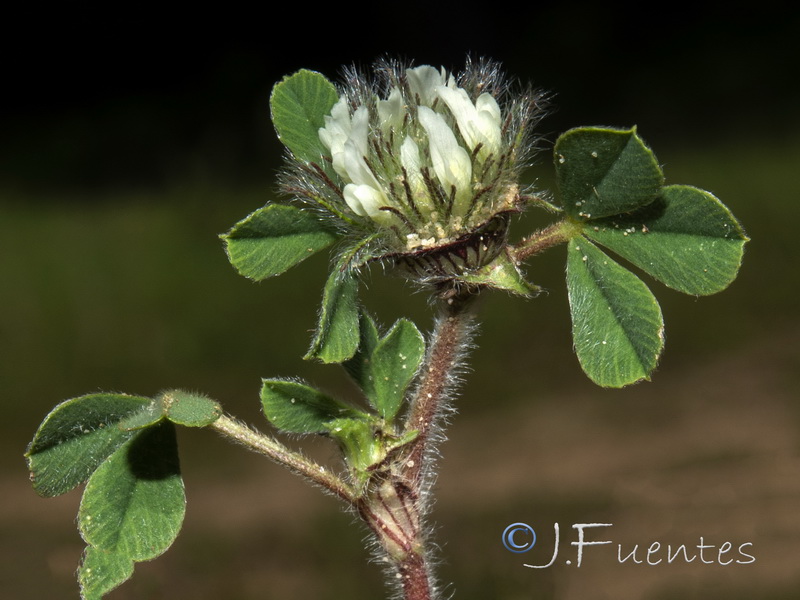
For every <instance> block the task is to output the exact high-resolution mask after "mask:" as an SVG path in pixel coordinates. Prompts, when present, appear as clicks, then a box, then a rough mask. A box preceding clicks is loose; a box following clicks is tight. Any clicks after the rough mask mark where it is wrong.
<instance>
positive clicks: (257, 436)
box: [210, 415, 356, 504]
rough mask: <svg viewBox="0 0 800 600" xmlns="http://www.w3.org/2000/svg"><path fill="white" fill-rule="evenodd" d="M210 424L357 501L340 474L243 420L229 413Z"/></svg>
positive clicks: (353, 501)
mask: <svg viewBox="0 0 800 600" xmlns="http://www.w3.org/2000/svg"><path fill="white" fill-rule="evenodd" d="M210 427H211V429H214V430H215V431H217V432H218V433H220V434H222V435H223V436H224V437H226V438H228V439H231V440H233V441H235V442H238V443H240V444H242V445H243V446H245V447H246V448H248V449H250V450H252V451H253V452H257V453H258V454H262V455H264V456H266V457H267V458H269V459H271V460H273V461H274V462H276V463H278V464H279V465H283V466H284V467H286V468H287V469H289V470H290V471H292V472H294V473H297V474H298V475H301V476H302V477H305V478H306V479H309V480H311V481H312V482H314V483H316V484H317V485H319V486H321V487H323V488H325V489H326V490H328V491H330V492H332V493H333V494H334V495H336V496H338V497H339V498H341V499H342V500H344V501H345V502H348V503H349V504H354V503H355V501H356V493H355V492H354V491H353V489H352V488H351V487H350V486H349V485H348V484H347V483H345V482H344V481H343V480H342V479H341V478H340V477H338V476H337V475H336V474H335V473H333V472H331V471H328V470H327V469H325V467H323V466H322V465H318V464H317V463H315V462H314V461H313V460H309V459H308V458H306V457H305V456H303V455H302V454H300V453H298V452H294V451H292V450H290V449H289V448H287V447H286V446H284V445H283V444H281V443H280V442H279V441H278V440H276V439H274V438H271V437H269V436H268V435H265V434H263V433H261V432H260V431H256V430H254V429H251V428H250V427H248V426H247V425H245V424H244V423H242V422H241V421H237V420H236V419H233V418H231V417H229V416H227V415H222V416H221V417H220V418H219V419H217V420H216V421H214V423H212V424H211V426H210Z"/></svg>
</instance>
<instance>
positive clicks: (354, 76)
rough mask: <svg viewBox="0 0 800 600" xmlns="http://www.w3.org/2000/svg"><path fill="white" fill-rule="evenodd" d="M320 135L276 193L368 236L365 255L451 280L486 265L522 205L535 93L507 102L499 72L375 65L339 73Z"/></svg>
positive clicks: (471, 66) (483, 66)
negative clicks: (315, 153)
mask: <svg viewBox="0 0 800 600" xmlns="http://www.w3.org/2000/svg"><path fill="white" fill-rule="evenodd" d="M337 94H338V99H337V100H336V101H335V102H334V104H333V106H332V107H331V108H330V111H329V112H328V113H327V114H325V115H324V116H323V119H322V121H323V125H322V127H320V128H319V129H318V136H319V157H318V158H317V159H316V160H314V159H313V158H314V157H311V159H310V160H309V157H308V156H306V157H303V158H300V159H298V158H297V157H295V160H294V161H293V164H292V166H291V168H290V170H289V171H288V172H287V174H286V176H285V177H284V180H283V188H284V190H285V191H286V192H288V193H290V194H291V195H293V196H295V197H297V198H299V199H301V200H304V201H305V202H307V203H310V204H312V205H313V206H316V207H318V208H321V209H322V210H323V212H324V213H326V214H328V215H329V216H331V217H333V219H334V221H335V222H336V225H337V227H338V228H339V230H341V231H344V232H345V233H347V234H355V235H359V236H363V235H364V234H367V235H371V236H372V238H371V239H372V248H371V251H370V255H372V256H374V258H387V259H390V260H391V261H392V262H393V264H395V265H401V266H404V267H406V272H407V273H410V274H412V275H413V276H415V277H419V278H425V277H449V276H454V275H455V276H458V275H459V274H460V273H462V272H464V271H468V270H470V269H475V268H478V267H480V266H482V265H484V264H486V263H487V262H489V261H490V260H492V259H493V258H494V257H495V256H496V255H497V253H498V252H499V251H500V249H501V248H502V246H503V244H504V243H505V237H506V228H507V221H508V217H507V215H508V214H510V213H513V212H518V211H520V210H521V209H522V207H523V204H524V202H525V200H524V198H525V195H524V194H523V193H522V192H521V191H520V187H519V183H518V180H519V172H520V170H521V167H522V166H524V164H525V162H526V161H527V159H528V158H529V155H530V151H531V148H532V146H533V142H534V138H533V136H532V134H531V128H532V125H533V124H535V123H536V122H537V121H538V119H539V118H540V117H541V113H542V111H541V100H542V97H541V95H540V94H537V93H535V92H533V91H531V90H526V91H524V92H523V93H521V94H519V95H517V96H513V95H512V94H510V93H509V92H508V89H507V86H506V85H505V83H504V81H503V79H502V77H501V75H500V72H499V70H498V67H497V65H496V64H495V63H492V62H488V61H480V62H471V61H470V62H468V64H467V68H466V69H465V71H464V72H463V73H460V74H453V73H449V72H448V71H446V70H445V69H444V68H441V69H436V68H434V67H431V66H427V65H425V66H418V67H405V66H403V65H401V64H399V63H395V62H389V61H381V62H378V63H377V64H376V65H375V67H374V69H373V75H372V76H367V75H364V74H362V73H358V72H356V71H354V70H351V71H348V72H347V77H346V85H345V86H343V87H342V88H340V89H338V90H337Z"/></svg>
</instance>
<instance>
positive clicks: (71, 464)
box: [25, 394, 153, 496]
mask: <svg viewBox="0 0 800 600" xmlns="http://www.w3.org/2000/svg"><path fill="white" fill-rule="evenodd" d="M152 404H153V401H152V400H151V399H150V398H142V397H140V396H128V395H125V394H90V395H87V396H81V397H79V398H73V399H71V400H66V401H65V402H62V403H61V404H59V405H58V406H56V407H55V408H54V409H53V411H52V412H51V413H50V414H49V415H47V417H46V418H45V420H44V421H43V422H42V424H41V426H40V427H39V430H38V431H37V432H36V435H35V436H34V438H33V441H32V442H31V444H30V446H29V447H28V450H27V452H26V453H25V456H26V458H27V459H28V467H29V469H30V471H31V480H32V482H33V488H34V489H35V490H36V492H37V493H38V494H40V495H42V496H58V495H60V494H64V493H66V492H68V491H70V490H71V489H72V488H74V487H76V486H78V485H80V484H81V483H83V482H84V481H86V480H87V479H88V478H89V476H90V475H91V474H92V472H93V471H94V470H95V469H96V468H97V467H98V466H99V465H100V464H101V463H102V462H103V461H104V460H106V458H108V457H109V456H110V455H111V454H113V453H114V452H115V451H116V450H117V449H118V448H119V447H120V446H122V445H123V444H124V443H125V442H127V441H128V440H129V439H131V438H132V437H133V436H134V435H135V434H136V432H135V431H133V428H131V427H122V426H121V424H122V423H123V422H124V421H126V420H128V419H131V418H133V417H136V416H137V415H139V414H140V413H144V414H145V415H147V418H145V419H144V421H148V422H150V421H152V413H151V411H150V407H151V406H152ZM131 422H132V421H129V423H131Z"/></svg>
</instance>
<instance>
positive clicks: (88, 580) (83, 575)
mask: <svg viewBox="0 0 800 600" xmlns="http://www.w3.org/2000/svg"><path fill="white" fill-rule="evenodd" d="M133 562H134V561H133V560H131V559H130V558H128V557H127V556H124V555H122V554H120V553H119V552H109V551H107V550H99V549H98V548H95V547H94V546H88V547H87V548H86V550H85V551H84V553H83V560H82V561H81V567H80V569H79V570H78V584H79V585H80V586H81V598H83V600H100V599H101V598H102V597H103V596H105V595H106V594H107V593H108V592H110V591H111V590H113V589H114V588H116V587H118V586H119V585H120V584H122V583H124V582H125V581H127V580H128V579H130V578H131V575H133Z"/></svg>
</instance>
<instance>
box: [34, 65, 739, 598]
mask: <svg viewBox="0 0 800 600" xmlns="http://www.w3.org/2000/svg"><path fill="white" fill-rule="evenodd" d="M545 100H546V97H545V96H544V95H543V94H542V93H540V92H539V91H537V90H535V89H533V88H530V87H518V86H515V85H511V84H509V82H508V81H507V80H506V79H505V78H504V77H503V75H502V74H501V72H500V69H499V66H498V65H497V64H496V63H493V62H491V61H483V60H482V61H468V62H467V65H466V68H465V70H464V71H463V72H461V73H458V74H455V73H451V72H448V71H446V70H445V69H443V68H442V69H436V68H433V67H430V66H417V67H409V66H407V65H403V64H400V63H397V62H392V61H380V62H378V63H376V64H375V66H374V68H373V69H372V71H371V72H370V73H361V72H357V71H356V70H354V69H353V70H349V71H346V76H345V78H344V81H343V82H342V83H341V84H339V85H335V84H333V83H331V82H330V81H329V80H328V79H327V78H325V77H324V76H323V75H321V74H320V73H317V72H314V71H308V70H301V71H299V72H297V73H295V74H293V75H291V76H288V77H286V78H284V79H283V80H282V81H281V82H279V83H278V84H277V85H275V87H274V89H273V92H272V95H271V99H270V107H271V111H272V120H273V123H274V125H275V129H276V131H277V134H278V137H279V138H280V140H281V142H283V144H284V145H285V146H286V149H287V153H286V166H285V168H284V169H283V171H282V173H281V176H280V186H281V189H282V191H283V193H284V198H285V199H284V201H282V202H276V203H270V204H267V205H266V206H264V207H263V208H259V209H258V210H256V211H255V212H253V213H252V214H250V215H249V216H247V217H245V218H244V219H243V220H241V221H240V222H238V223H236V224H235V225H234V226H233V228H232V229H230V231H228V232H227V233H225V234H224V235H222V240H223V241H224V245H225V249H226V251H227V254H228V257H229V259H230V262H231V263H232V265H233V267H234V268H235V269H236V270H237V271H238V272H239V273H240V274H242V275H243V276H245V277H248V278H250V279H253V280H255V281H261V280H264V279H269V278H271V277H274V276H276V275H280V274H281V273H283V272H284V271H286V270H287V269H290V268H292V267H294V266H296V265H297V264H298V263H300V262H302V261H303V260H305V259H306V258H308V257H309V256H311V255H313V254H315V253H317V252H321V251H323V250H330V251H331V256H332V261H331V268H330V274H329V276H328V279H327V281H326V282H325V284H324V287H323V292H322V305H321V309H320V312H319V318H318V324H317V327H316V330H315V332H314V334H313V338H312V340H311V343H310V347H309V350H308V353H307V355H306V356H305V358H306V359H309V360H316V361H321V362H323V363H329V364H339V365H341V366H342V367H344V369H345V370H346V371H347V373H348V374H349V375H350V376H351V377H352V378H353V380H354V381H355V383H356V384H357V385H358V387H359V388H360V390H361V392H362V396H363V397H361V398H334V397H331V396H329V395H327V394H324V393H323V392H321V391H319V390H317V389H316V388H314V387H313V386H312V385H310V384H308V383H305V382H302V381H298V380H294V379H275V378H266V379H263V380H262V382H261V389H260V400H261V405H262V408H263V412H264V416H265V417H266V419H267V420H268V421H269V423H270V424H271V426H272V427H273V428H274V429H275V430H277V433H278V435H273V434H267V433H262V432H261V431H259V430H256V429H254V428H251V427H250V426H248V425H246V424H244V423H242V422H240V421H238V420H236V419H235V418H233V417H231V416H229V415H228V414H226V413H225V412H224V411H223V409H222V408H221V406H220V405H219V404H218V403H217V402H215V401H213V400H211V399H209V398H206V397H204V396H202V395H199V394H195V393H188V392H185V391H180V390H172V391H167V392H165V393H162V394H160V395H158V396H156V397H155V398H145V397H139V396H129V395H124V394H112V393H96V394H90V395H87V396H82V397H80V398H74V399H72V400H67V401H66V402H64V403H62V404H60V405H58V406H57V407H56V408H55V409H54V410H53V411H52V412H51V413H50V414H49V415H48V416H47V418H46V419H45V420H44V422H43V423H42V425H41V427H40V428H39V430H38V432H37V433H36V435H35V437H34V438H33V441H32V442H31V444H30V446H29V448H28V450H27V453H26V457H27V460H28V464H29V466H30V471H31V478H32V481H33V486H34V488H35V490H36V491H37V492H38V493H39V494H41V495H43V496H56V495H59V494H63V493H64V492H67V491H68V490H70V489H72V488H74V487H76V486H78V485H80V484H83V483H86V487H85V490H84V492H83V497H82V501H81V504H80V509H79V513H78V527H79V529H80V533H81V535H82V536H83V539H84V540H85V541H86V544H87V547H86V552H85V554H84V557H83V561H82V564H81V566H80V569H79V572H78V580H79V584H80V589H81V594H82V597H83V598H85V599H86V600H93V599H98V598H101V597H102V596H103V595H104V594H106V593H107V592H108V591H109V590H111V589H113V588H115V587H116V586H118V585H119V584H121V583H122V582H124V581H125V580H126V579H128V578H129V577H130V576H131V574H132V572H133V569H134V564H135V563H136V562H139V561H145V560H150V559H152V558H154V557H156V556H158V555H159V554H161V553H163V552H164V551H165V550H166V549H167V548H168V547H169V546H170V544H171V543H172V542H173V540H174V539H175V537H176V536H177V534H178V532H179V530H180V527H181V522H182V519H183V516H184V507H185V497H184V489H183V482H182V480H181V474H180V468H179V463H178V455H177V446H176V440H175V426H176V425H178V426H184V427H195V428H206V429H212V430H214V431H216V432H217V433H219V434H222V435H223V436H225V437H227V438H230V439H232V440H235V441H237V442H240V443H241V444H243V445H244V446H246V447H248V448H250V449H252V450H254V451H256V452H258V453H261V454H263V455H264V456H266V457H268V458H270V459H271V460H273V461H275V462H277V463H279V464H281V465H283V466H285V467H286V468H288V469H289V470H291V471H293V472H295V473H297V474H298V475H300V476H302V477H303V478H305V479H306V480H308V481H309V482H311V483H313V484H316V485H318V486H320V487H322V488H324V489H325V490H327V491H329V492H332V493H333V494H334V495H335V496H337V497H338V498H339V499H340V500H341V501H342V502H343V503H344V504H345V505H347V506H349V507H351V508H354V509H355V511H356V513H357V514H358V515H359V516H360V518H361V519H362V520H363V521H364V523H366V525H367V527H368V528H369V530H370V531H371V534H372V536H373V538H374V540H375V541H376V542H377V544H375V546H376V547H377V548H379V553H380V554H381V555H382V556H381V558H382V560H383V561H385V562H386V564H388V565H389V566H390V571H391V576H390V577H389V578H388V583H389V586H390V587H391V588H392V591H393V592H394V593H395V594H396V596H397V597H402V598H404V599H405V600H432V599H434V598H440V597H441V595H440V594H441V587H440V585H439V584H438V582H437V579H436V576H435V574H434V572H433V570H432V566H431V564H432V562H431V558H432V556H431V554H432V552H433V550H432V539H431V538H432V534H431V523H430V522H429V520H428V519H429V517H428V509H429V508H430V505H431V501H430V487H431V482H432V480H433V462H434V457H435V456H436V444H437V442H438V441H439V440H440V439H441V438H442V435H441V428H442V426H443V423H442V421H443V415H444V414H445V413H446V411H448V410H450V408H451V407H450V403H451V402H452V400H453V396H454V394H455V391H456V387H457V384H458V383H459V379H458V377H457V373H458V371H459V368H460V367H461V366H462V364H463V361H464V359H465V355H466V353H467V349H468V348H469V342H470V338H471V331H472V328H473V322H474V320H475V318H476V317H475V312H476V310H475V305H476V304H475V300H476V298H478V297H479V296H480V295H482V294H486V293H489V292H490V291H491V290H500V291H502V292H505V293H509V294H513V295H516V296H520V297H521V298H522V299H523V300H524V299H528V298H533V297H535V296H536V295H537V292H538V291H539V288H538V287H537V286H536V285H535V284H534V283H532V282H529V281H528V280H527V279H526V277H525V274H524V271H523V268H524V265H525V264H526V263H527V261H528V260H529V259H531V258H533V257H534V256H536V255H538V254H539V253H541V252H543V251H544V250H546V249H549V248H551V247H554V246H558V245H563V246H564V248H565V253H566V283H567V290H568V292H569V304H570V311H571V316H572V334H573V340H574V347H575V351H576V354H577V357H578V361H579V363H580V366H581V367H582V369H583V371H584V372H585V373H586V375H587V376H588V377H589V378H590V379H591V380H592V381H594V382H595V383H597V384H598V385H601V386H605V387H614V388H618V387H623V386H626V385H629V384H632V383H635V382H637V381H640V380H643V379H648V378H649V377H650V374H651V373H652V371H653V369H654V368H655V366H656V363H657V361H658V358H659V356H660V354H661V351H662V349H663V346H664V323H663V320H662V314H661V310H660V308H659V305H658V302H657V301H656V299H655V297H654V296H653V294H652V292H651V291H650V288H649V287H648V286H647V285H646V284H645V283H644V282H643V281H642V280H641V279H640V278H639V276H638V275H637V274H635V273H634V272H633V271H631V270H630V269H629V268H628V267H627V266H624V265H623V264H621V263H620V259H624V261H626V262H627V263H630V264H632V265H634V266H635V267H637V268H638V269H639V270H641V271H643V272H644V273H646V274H647V275H649V276H650V277H651V278H653V279H655V280H657V281H659V282H661V283H663V284H664V285H667V286H668V287H671V288H673V289H676V290H679V291H681V292H684V293H686V294H691V295H698V296H699V295H707V294H713V293H716V292H718V291H720V290H723V289H724V288H725V287H727V286H728V284H730V283H731V281H732V280H733V279H734V277H735V276H736V274H737V271H738V269H739V266H740V263H741V260H742V252H743V247H744V244H745V242H746V241H747V238H746V236H745V234H744V231H743V230H742V227H741V226H740V225H739V223H738V222H737V221H736V219H735V218H734V217H733V216H732V215H731V213H730V212H729V211H728V209H727V208H726V207H725V206H723V205H722V204H721V203H720V201H719V200H717V199H716V198H715V197H714V196H713V195H712V194H710V193H709V192H706V191H703V190H701V189H698V188H695V187H691V186H688V185H674V184H671V185H666V184H665V180H664V174H663V172H662V169H661V167H660V166H659V163H658V161H657V160H656V157H655V155H654V154H653V152H652V151H651V150H650V148H648V147H647V145H646V144H645V143H644V141H643V140H642V138H641V137H640V136H639V133H638V131H637V130H636V128H635V127H634V128H630V129H612V128H607V127H581V128H577V129H573V130H570V131H568V132H566V133H564V134H563V135H561V136H560V137H559V138H558V140H557V141H556V143H555V146H554V150H553V153H554V157H553V158H554V161H553V164H554V167H555V172H556V183H557V189H556V190H555V192H554V193H553V194H548V193H545V192H543V191H540V190H537V189H534V188H533V187H531V186H528V185H524V184H523V183H521V175H522V173H523V171H524V169H525V168H526V167H527V166H528V165H529V164H530V161H531V159H532V156H533V154H534V151H535V150H536V148H537V146H540V145H541V140H540V139H539V138H538V137H537V135H536V133H535V132H534V128H535V126H536V124H537V123H538V122H539V120H540V118H541V117H542V116H543V114H544V112H545V108H546V107H545V105H546V101H545ZM528 209H542V210H545V211H547V212H549V213H550V214H551V215H552V216H553V224H552V225H550V226H549V227H546V228H544V229H542V230H540V231H536V232H533V233H529V234H528V235H527V236H524V237H522V238H521V241H518V242H516V243H512V242H510V241H509V229H510V226H511V225H512V222H513V220H514V216H515V215H517V214H519V213H522V212H523V211H526V210H528ZM373 264H377V265H380V267H382V269H383V270H384V271H385V272H387V273H391V274H397V275H400V276H402V277H405V278H406V279H408V280H409V281H410V282H412V284H413V286H415V287H416V288H418V289H420V290H423V291H424V292H426V293H427V294H428V295H429V296H430V298H431V303H432V305H435V306H436V310H437V311H438V316H437V317H436V319H435V324H434V326H433V329H432V331H431V332H430V333H429V334H427V335H423V334H422V333H420V330H419V329H418V328H417V326H416V325H415V324H414V323H412V322H411V321H409V320H406V319H400V320H398V321H397V322H396V323H394V325H392V326H391V327H390V328H388V329H384V328H382V327H380V326H379V325H378V324H377V323H376V322H375V321H374V320H373V318H372V317H371V316H370V314H368V313H367V312H366V311H365V310H364V308H363V307H362V305H361V304H360V302H359V282H360V279H361V277H362V275H363V274H364V273H365V271H366V270H367V269H369V268H370V266H371V265H373ZM530 304H531V308H533V307H534V306H535V303H533V302H531V303H530ZM282 433H291V434H302V435H317V436H324V437H327V438H329V439H330V440H331V441H332V442H333V443H335V444H337V445H338V447H339V449H340V450H341V455H342V463H341V467H340V469H339V471H338V472H335V471H333V470H331V469H328V468H324V467H323V466H321V465H319V464H317V463H315V462H314V461H312V460H310V459H308V458H306V457H305V456H303V455H302V454H301V453H300V452H298V451H295V450H292V449H290V448H289V447H288V446H287V445H285V443H284V442H283V441H280V438H282V437H283V436H281V435H280V434H282ZM290 439H291V438H290Z"/></svg>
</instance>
